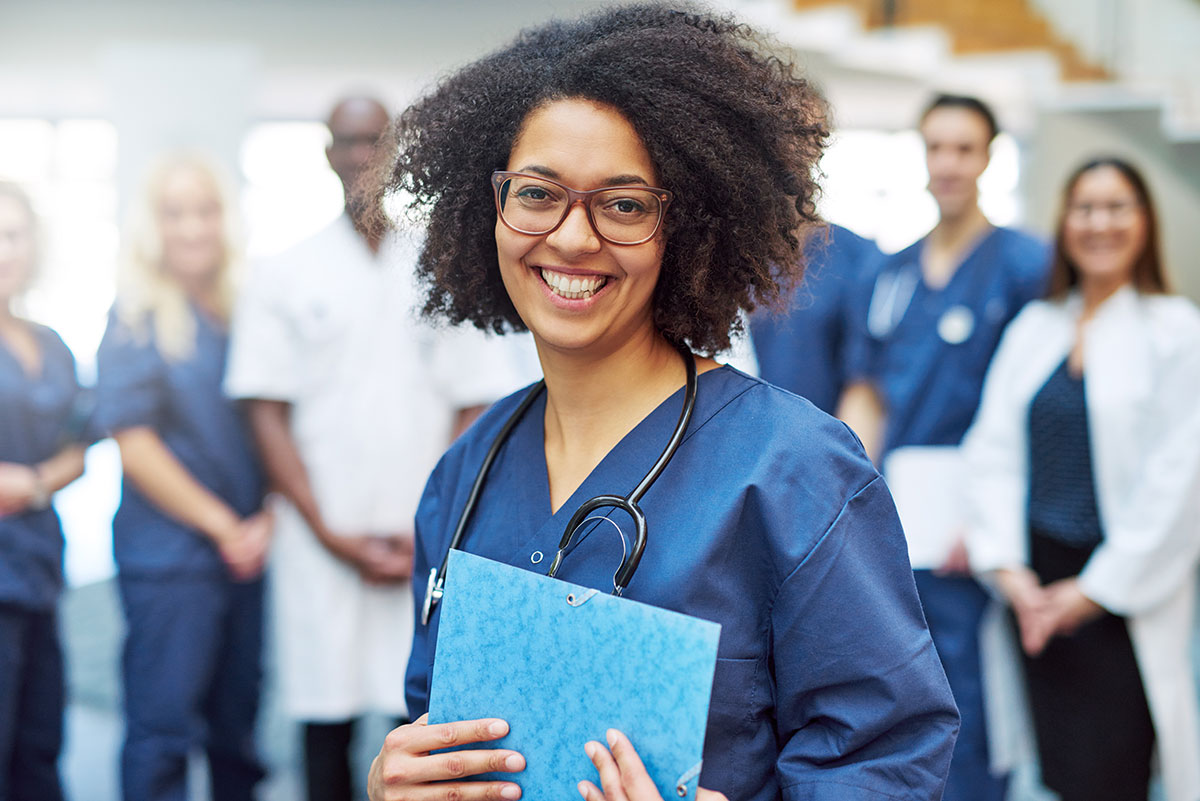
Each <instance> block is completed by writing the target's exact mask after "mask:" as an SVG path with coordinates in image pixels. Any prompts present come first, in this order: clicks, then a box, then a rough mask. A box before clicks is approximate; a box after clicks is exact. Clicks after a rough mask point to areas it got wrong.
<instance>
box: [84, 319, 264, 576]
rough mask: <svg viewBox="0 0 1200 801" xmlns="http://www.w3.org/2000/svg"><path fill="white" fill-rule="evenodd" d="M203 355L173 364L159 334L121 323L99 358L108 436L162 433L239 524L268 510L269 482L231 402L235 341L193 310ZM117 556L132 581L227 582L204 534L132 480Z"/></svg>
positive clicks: (100, 413) (101, 413)
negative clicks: (228, 365) (229, 369)
mask: <svg viewBox="0 0 1200 801" xmlns="http://www.w3.org/2000/svg"><path fill="white" fill-rule="evenodd" d="M193 318H194V319H195V321H196V341H195V348H194V351H193V353H192V355H191V356H189V357H187V358H185V359H182V360H179V361H171V360H168V359H166V358H164V357H163V355H162V354H161V353H160V352H159V350H158V348H157V346H156V345H155V343H154V336H153V326H150V325H146V326H144V328H145V329H146V330H145V331H137V332H135V331H133V330H131V329H130V328H129V326H127V325H126V324H125V323H124V322H122V321H121V320H120V318H119V317H118V316H117V315H116V314H115V312H114V313H113V314H110V315H109V323H108V330H107V331H106V332H105V334H104V339H103V340H102V341H101V342H100V349H99V350H98V351H97V354H96V361H97V367H98V377H97V386H96V395H97V401H96V422H97V425H98V426H99V427H100V429H101V430H103V431H104V432H105V433H106V434H109V435H111V434H115V433H117V432H120V431H121V430H123V429H128V428H134V427H137V426H147V427H149V428H152V429H153V430H154V431H155V432H156V433H157V434H158V436H159V437H161V438H162V441H163V443H164V444H165V445H166V446H167V448H168V449H169V450H170V451H171V453H172V454H174V456H175V458H176V459H178V460H179V462H180V463H181V464H182V465H183V467H184V468H186V469H187V471H188V472H189V473H190V474H191V475H192V477H193V478H195V479H196V480H197V481H198V482H200V483H201V484H203V485H204V486H205V487H207V488H208V489H210V490H212V492H213V493H215V494H216V495H217V496H218V497H219V498H221V499H222V500H223V501H225V502H226V503H227V504H229V506H230V507H231V508H232V509H233V510H234V512H236V513H237V514H238V515H241V516H243V517H245V516H248V515H250V514H253V513H254V512H256V511H257V510H258V509H259V508H260V507H261V505H262V500H263V493H264V483H263V474H262V471H261V469H260V467H259V463H258V459H257V456H256V454H255V452H254V450H253V441H252V439H251V435H250V431H249V428H248V426H247V423H246V420H245V417H244V415H243V413H242V411H241V409H240V408H239V406H238V404H237V403H236V402H235V401H231V400H229V399H228V398H226V397H225V396H224V394H223V393H222V391H221V381H222V379H223V378H224V375H225V358H226V351H227V349H228V344H229V337H228V334H227V333H226V332H225V331H224V330H223V329H222V328H220V327H218V326H217V325H216V324H215V323H213V322H212V321H211V320H210V319H209V318H208V317H207V316H206V315H204V314H200V313H197V312H195V310H193ZM113 554H114V556H115V558H116V562H117V567H118V569H119V570H120V571H121V572H122V573H123V574H125V575H162V574H174V573H189V574H207V575H214V576H215V575H221V576H224V575H227V571H226V569H225V565H224V563H223V562H222V561H221V557H220V555H219V554H218V552H217V550H216V548H215V547H214V546H213V544H212V542H211V541H210V540H209V539H208V537H206V536H205V535H204V534H202V533H200V532H199V531H196V530H195V529H192V528H190V527H188V526H186V525H184V524H183V523H180V522H179V521H177V520H175V519H174V518H171V517H169V516H167V515H166V514H165V513H164V512H162V511H160V510H159V509H158V507H157V506H155V505H154V503H153V502H151V501H150V500H149V499H147V498H146V497H145V496H144V495H143V494H142V493H141V492H140V491H139V490H138V488H137V487H136V486H134V484H133V482H131V481H129V480H128V479H125V480H124V481H123V482H122V487H121V505H120V507H119V508H118V509H117V513H116V515H115V516H114V518H113Z"/></svg>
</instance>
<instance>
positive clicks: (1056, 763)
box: [1024, 531, 1154, 801]
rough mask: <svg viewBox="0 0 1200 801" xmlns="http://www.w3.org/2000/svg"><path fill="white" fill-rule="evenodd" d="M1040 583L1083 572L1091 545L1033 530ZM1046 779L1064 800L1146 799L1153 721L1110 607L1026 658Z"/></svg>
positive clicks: (1033, 562) (1033, 561) (1121, 626)
mask: <svg viewBox="0 0 1200 801" xmlns="http://www.w3.org/2000/svg"><path fill="white" fill-rule="evenodd" d="M1029 544H1030V551H1029V554H1030V566H1031V567H1032V568H1033V570H1034V572H1035V573H1037V574H1038V577H1039V578H1040V579H1041V581H1042V583H1043V584H1048V583H1050V582H1052V581H1056V580H1058V579H1062V578H1068V577H1070V576H1075V575H1078V574H1079V572H1080V571H1081V570H1082V569H1083V566H1084V564H1085V563H1086V562H1087V559H1088V557H1089V556H1090V555H1091V552H1092V550H1093V548H1092V547H1087V548H1076V547H1073V546H1070V545H1066V544H1063V543H1061V542H1058V541H1056V540H1054V539H1052V538H1050V537H1047V536H1044V535H1042V534H1041V533H1039V532H1037V531H1034V532H1031V534H1030V543H1029ZM1024 667H1025V676H1026V680H1027V682H1028V685H1029V701H1030V706H1031V707H1032V710H1033V723H1034V732H1035V734H1036V736H1037V745H1038V756H1039V758H1040V759H1041V763H1042V781H1043V783H1044V784H1045V785H1046V786H1047V787H1049V788H1050V789H1051V790H1054V791H1055V792H1056V793H1058V794H1059V795H1060V796H1061V797H1062V801H1145V800H1146V796H1147V792H1148V786H1149V783H1150V759H1151V754H1152V753H1153V750H1154V725H1153V723H1152V722H1151V720H1150V710H1149V707H1148V706H1147V704H1146V694H1145V691H1144V689H1143V687H1142V677H1141V674H1140V673H1139V671H1138V666H1137V661H1136V659H1135V657H1134V653H1133V645H1132V644H1131V643H1130V641H1129V631H1128V629H1127V628H1126V626H1125V619H1124V618H1122V617H1117V616H1116V615H1112V614H1108V613H1105V614H1104V615H1103V616H1102V617H1100V618H1097V619H1096V620H1093V621H1091V622H1089V623H1087V624H1085V625H1084V626H1082V627H1081V628H1080V629H1079V630H1078V631H1077V632H1075V634H1073V635H1070V636H1066V637H1055V638H1054V639H1052V640H1051V641H1050V643H1049V644H1048V645H1047V646H1046V650H1045V651H1043V652H1042V653H1041V654H1040V655H1039V656H1037V657H1029V656H1025V657H1024Z"/></svg>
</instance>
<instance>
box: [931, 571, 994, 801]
mask: <svg viewBox="0 0 1200 801" xmlns="http://www.w3.org/2000/svg"><path fill="white" fill-rule="evenodd" d="M913 577H914V578H915V579H916V582H917V594H918V595H919V596H920V597H921V605H922V606H923V607H924V609H925V620H926V622H927V623H928V624H929V633H930V635H931V636H932V637H933V644H934V646H936V648H937V652H938V656H939V657H940V658H941V660H942V668H943V669H944V670H945V671H946V678H947V679H948V680H949V681H950V690H951V692H953V693H954V701H955V703H957V704H958V713H959V715H960V716H961V718H962V727H961V728H960V729H959V732H958V742H957V743H955V745H954V756H953V757H952V758H951V760H950V776H949V778H948V779H947V780H946V791H945V793H943V795H942V801H1004V796H1005V793H1006V791H1007V789H1008V776H1006V775H1005V776H995V775H993V774H992V773H991V771H990V770H989V768H988V762H989V756H988V739H987V715H986V712H985V709H984V701H983V678H982V666H981V663H980V658H979V624H980V621H981V620H982V619H983V613H984V611H985V610H986V609H987V606H988V602H989V600H990V599H989V597H988V594H987V593H986V592H985V591H984V589H983V588H982V587H981V586H979V582H977V581H975V579H973V578H970V577H969V576H938V575H935V574H934V573H933V572H932V571H930V570H914V571H913Z"/></svg>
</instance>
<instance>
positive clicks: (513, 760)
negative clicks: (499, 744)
mask: <svg viewBox="0 0 1200 801" xmlns="http://www.w3.org/2000/svg"><path fill="white" fill-rule="evenodd" d="M428 720H429V716H428V715H422V716H421V717H419V718H417V720H416V721H414V722H412V723H409V724H407V725H405V726H401V727H399V728H397V729H392V731H391V732H389V733H388V736H387V739H385V740H384V741H383V748H382V749H381V750H380V751H379V755H378V756H376V757H375V760H374V761H373V762H372V763H371V772H370V773H369V774H368V776H367V796H368V798H369V799H370V801H514V799H517V798H520V797H521V788H520V787H518V786H517V785H516V784H514V783H512V782H496V781H491V782H475V781H462V779H464V778H466V777H468V776H476V775H478V774H480V773H488V772H491V771H500V772H504V773H516V772H518V771H522V770H525V757H523V756H521V755H520V754H518V753H517V752H516V751H511V750H505V749H469V750H463V751H452V752H450V753H448V754H430V753H429V752H430V751H436V750H438V749H442V748H448V747H450V746H454V745H469V744H471V743H486V742H489V741H491V740H497V739H499V738H501V737H503V736H504V735H506V734H508V724H507V723H505V722H504V721H503V720H496V719H494V718H492V719H484V720H460V721H456V722H454V723H439V724H437V725H434V726H430V725H429V724H428Z"/></svg>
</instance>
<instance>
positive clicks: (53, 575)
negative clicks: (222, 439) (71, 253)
mask: <svg viewBox="0 0 1200 801" xmlns="http://www.w3.org/2000/svg"><path fill="white" fill-rule="evenodd" d="M36 229H37V220H36V217H35V215H34V211H33V205H32V204H31V203H30V201H29V197H28V196H27V195H26V194H25V193H24V192H23V191H22V190H21V189H20V188H19V187H18V186H16V185H15V184H11V183H8V182H5V181H0V798H2V799H5V801H55V799H61V798H62V797H63V794H62V788H61V785H60V783H59V777H58V754H59V749H60V748H61V746H62V733H63V703H64V695H65V692H64V684H63V658H62V650H61V648H60V647H59V642H58V615H57V611H56V610H57V606H58V598H59V593H60V592H61V591H62V586H63V575H62V559H63V534H62V528H61V526H60V524H59V520H58V515H57V514H55V511H54V509H53V507H51V505H50V499H51V497H52V496H53V494H54V493H55V492H57V491H58V490H59V489H61V488H62V487H64V486H66V485H67V484H69V483H71V482H72V481H74V480H75V479H76V478H78V477H79V476H80V475H82V473H83V453H84V446H83V433H84V432H83V430H82V427H81V425H80V423H81V422H82V420H83V418H82V417H81V415H80V414H79V411H80V403H79V400H80V390H79V384H78V382H77V381H76V378H75V359H74V358H73V357H72V356H71V352H70V351H69V350H67V346H66V345H64V344H63V341H62V340H61V339H60V338H59V336H58V334H56V333H55V332H54V331H53V330H52V329H50V328H47V327H45V326H42V325H38V324H36V323H33V322H30V321H29V320H26V319H23V318H22V317H20V316H18V315H17V313H16V305H17V301H18V298H19V296H20V295H21V293H22V292H23V291H24V290H25V288H26V287H27V286H28V285H29V284H30V282H31V281H32V279H33V275H34V270H35V268H36V264H37V259H38V248H37V240H38V237H37V230H36Z"/></svg>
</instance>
